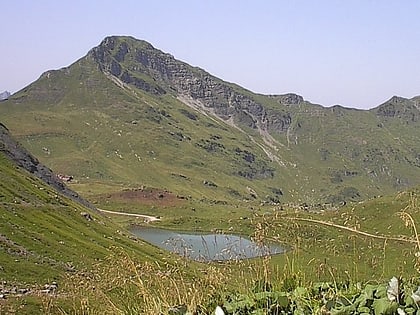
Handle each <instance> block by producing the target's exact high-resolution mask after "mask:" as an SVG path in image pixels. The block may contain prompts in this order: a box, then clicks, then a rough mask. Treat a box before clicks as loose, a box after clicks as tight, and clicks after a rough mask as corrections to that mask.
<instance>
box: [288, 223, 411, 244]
mask: <svg viewBox="0 0 420 315" xmlns="http://www.w3.org/2000/svg"><path fill="white" fill-rule="evenodd" d="M283 219H288V220H295V221H305V222H312V223H316V224H323V225H327V226H332V227H335V228H337V229H342V230H346V231H350V232H352V233H355V234H360V235H364V236H367V237H372V238H377V239H381V240H392V241H398V242H407V243H417V241H416V240H414V239H410V238H404V237H393V236H385V235H375V234H371V233H367V232H363V231H359V230H356V229H354V228H350V227H347V226H343V225H339V224H334V223H331V222H326V221H320V220H314V219H306V218H292V217H284V218H283Z"/></svg>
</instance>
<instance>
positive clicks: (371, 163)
mask: <svg viewBox="0 0 420 315" xmlns="http://www.w3.org/2000/svg"><path fill="white" fill-rule="evenodd" d="M0 117H1V119H2V121H3V122H4V123H5V124H6V125H7V126H8V128H9V129H10V130H11V131H12V133H13V134H14V135H15V136H16V137H17V138H18V140H19V141H20V142H21V143H22V144H23V145H24V146H25V147H26V148H28V149H29V150H30V151H31V152H32V153H33V154H35V156H37V157H38V158H39V159H40V160H41V161H42V162H43V163H45V164H46V165H47V166H48V167H50V168H52V169H54V171H55V172H57V173H62V174H66V175H69V176H72V177H74V178H75V180H77V181H78V182H79V183H85V184H87V185H91V187H94V186H95V185H111V183H119V184H120V185H121V186H123V187H131V186H138V185H146V186H150V187H156V188H159V189H165V190H168V191H171V192H172V193H174V194H177V195H179V196H187V197H189V198H196V199H201V200H215V201H219V202H223V201H226V200H245V201H246V200H259V201H261V202H263V203H284V202H288V203H289V202H294V203H300V204H308V205H309V204H320V203H331V204H340V203H343V202H347V201H359V200H362V199H365V198H370V197H373V196H377V195H382V194H388V193H393V192H395V191H399V190H402V189H405V188H407V187H412V186H415V185H419V184H420V139H419V138H418V134H419V129H420V97H415V98H412V99H405V98H401V97H397V96H394V97H392V98H391V99H390V100H389V101H387V102H385V103H384V104H381V105H379V106H377V107H375V108H373V109H371V110H356V109H351V108H345V107H341V106H333V107H330V108H326V107H323V106H321V105H318V104H313V103H311V102H309V101H307V100H305V99H304V98H303V97H302V96H299V95H296V94H293V93H290V94H285V95H261V94H256V93H253V92H251V91H249V90H246V89H244V88H242V87H240V86H238V85H236V84H233V83H229V82H225V81H223V80H222V79H219V78H216V77H215V76H212V75H211V74H209V73H207V72H206V71H205V70H202V69H200V68H197V67H192V66H190V65H188V64H187V63H185V62H182V61H179V60H177V59H176V58H175V57H174V56H172V55H170V54H168V53H164V52H162V51H160V50H158V49H156V48H154V47H153V46H152V45H151V44H149V43H147V42H145V41H142V40H137V39H135V38H132V37H124V36H112V37H107V38H105V39H104V40H103V41H102V42H101V43H100V44H99V45H98V46H97V47H94V48H93V49H91V50H90V51H89V52H88V53H87V55H86V56H85V57H83V58H81V59H80V60H78V61H76V62H75V63H73V64H72V65H70V66H69V67H66V68H62V69H59V70H51V71H47V72H45V73H44V74H42V75H41V77H40V78H39V79H38V80H37V81H35V82H33V83H32V84H30V85H29V86H27V87H25V88H24V89H22V90H21V91H19V92H18V93H15V94H13V95H12V96H11V97H9V99H8V100H7V101H4V102H2V103H1V104H0ZM209 183H210V184H209Z"/></svg>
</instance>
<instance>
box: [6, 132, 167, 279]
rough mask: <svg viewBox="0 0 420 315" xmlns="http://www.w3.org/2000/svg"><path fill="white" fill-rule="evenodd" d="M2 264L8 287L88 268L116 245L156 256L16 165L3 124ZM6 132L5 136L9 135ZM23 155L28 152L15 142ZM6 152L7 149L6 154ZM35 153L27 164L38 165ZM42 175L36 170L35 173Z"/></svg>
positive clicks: (151, 257)
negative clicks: (12, 158) (34, 156)
mask: <svg viewBox="0 0 420 315" xmlns="http://www.w3.org/2000/svg"><path fill="white" fill-rule="evenodd" d="M0 128H1V129H3V130H2V137H0V140H1V141H0V218H1V220H0V246H1V251H0V269H1V279H2V281H7V283H8V285H9V286H12V285H18V286H22V285H25V284H26V285H28V284H44V283H47V282H49V281H53V280H55V281H60V280H61V279H62V277H63V276H64V275H65V274H66V273H73V272H76V271H80V270H89V269H90V268H91V267H92V266H93V264H95V263H97V262H99V261H101V260H103V259H104V258H105V257H106V256H107V255H109V254H110V253H111V252H112V250H113V248H120V249H121V250H122V251H125V252H127V253H130V254H132V255H135V256H137V257H139V259H143V260H145V261H147V260H150V261H152V260H157V261H159V260H160V259H161V258H162V256H161V255H160V254H159V252H158V251H157V250H156V249H154V248H152V247H151V246H149V245H147V244H144V243H142V242H135V241H133V240H132V239H131V238H130V235H129V233H128V232H124V231H123V230H122V229H121V228H120V227H118V226H117V225H115V224H114V223H112V222H111V221H109V219H107V218H105V217H103V216H102V215H100V214H99V213H98V212H97V211H95V210H92V209H89V208H86V207H85V206H84V205H83V204H81V203H79V202H76V201H74V200H72V199H70V198H69V197H66V196H64V195H62V194H61V192H58V191H57V190H55V189H54V188H53V187H51V186H50V185H47V184H46V183H45V182H43V181H41V180H40V179H39V178H38V177H37V176H35V175H34V174H31V173H30V172H28V171H26V170H24V169H22V168H21V167H18V166H16V164H15V162H14V161H13V160H11V156H9V155H10V154H12V153H11V152H10V151H8V149H9V148H10V145H11V143H13V139H11V138H10V136H9V135H8V133H7V130H5V129H4V128H3V126H0ZM6 137H8V139H7V140H5V138H6ZM14 146H15V148H17V149H16V150H17V151H18V152H14V153H13V154H17V155H20V156H23V155H26V154H27V152H21V151H20V150H23V149H22V148H20V147H19V146H18V145H14ZM5 152H7V154H6V153H5ZM34 161H36V159H35V158H33V157H30V158H28V159H27V161H26V162H27V165H28V166H31V168H32V170H36V169H37V167H38V168H39V165H38V164H37V163H34ZM37 175H38V174H37Z"/></svg>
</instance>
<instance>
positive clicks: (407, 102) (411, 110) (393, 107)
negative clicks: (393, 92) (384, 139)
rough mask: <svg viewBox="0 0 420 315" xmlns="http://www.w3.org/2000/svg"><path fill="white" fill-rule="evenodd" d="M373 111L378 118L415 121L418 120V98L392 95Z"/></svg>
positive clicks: (419, 110) (419, 114)
mask: <svg viewBox="0 0 420 315" xmlns="http://www.w3.org/2000/svg"><path fill="white" fill-rule="evenodd" d="M373 111H374V112H375V113H376V115H377V116H378V117H380V118H399V119H402V120H405V122H406V123H416V122H418V121H420V99H419V98H413V99H406V98H403V97H399V96H393V97H392V98H391V99H390V100H388V101H386V102H385V103H383V104H381V105H379V106H378V107H377V108H374V109H373Z"/></svg>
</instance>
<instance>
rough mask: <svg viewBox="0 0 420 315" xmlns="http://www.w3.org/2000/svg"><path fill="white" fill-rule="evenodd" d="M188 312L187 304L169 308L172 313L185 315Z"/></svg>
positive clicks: (173, 314)
mask: <svg viewBox="0 0 420 315" xmlns="http://www.w3.org/2000/svg"><path fill="white" fill-rule="evenodd" d="M186 312H187V306H186V305H185V304H182V305H177V306H172V307H170V308H169V310H168V314H170V315H184V314H185V313H186Z"/></svg>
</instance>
